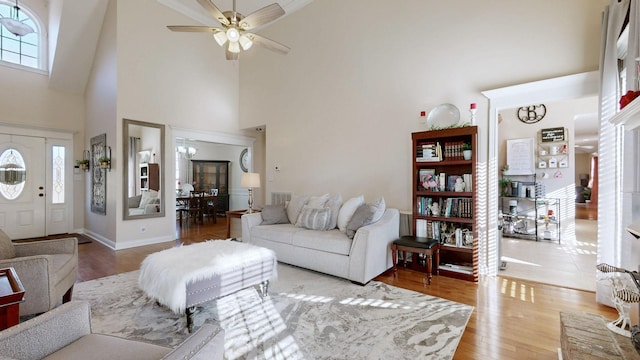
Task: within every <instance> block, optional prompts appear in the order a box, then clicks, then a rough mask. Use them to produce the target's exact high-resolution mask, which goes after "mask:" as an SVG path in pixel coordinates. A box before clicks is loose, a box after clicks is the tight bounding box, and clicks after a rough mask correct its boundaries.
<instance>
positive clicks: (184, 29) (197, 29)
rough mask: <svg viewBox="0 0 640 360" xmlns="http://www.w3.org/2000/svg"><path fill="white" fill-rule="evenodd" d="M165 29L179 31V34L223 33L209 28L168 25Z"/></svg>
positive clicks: (217, 29)
mask: <svg viewBox="0 0 640 360" xmlns="http://www.w3.org/2000/svg"><path fill="white" fill-rule="evenodd" d="M167 28H168V29H169V30H171V31H179V32H212V33H215V32H218V31H224V30H223V29H220V28H214V27H210V26H188V25H169V26H167Z"/></svg>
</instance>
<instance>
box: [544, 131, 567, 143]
mask: <svg viewBox="0 0 640 360" xmlns="http://www.w3.org/2000/svg"><path fill="white" fill-rule="evenodd" d="M540 134H541V136H542V142H550V141H564V128H563V127H557V128H549V129H542V130H540Z"/></svg>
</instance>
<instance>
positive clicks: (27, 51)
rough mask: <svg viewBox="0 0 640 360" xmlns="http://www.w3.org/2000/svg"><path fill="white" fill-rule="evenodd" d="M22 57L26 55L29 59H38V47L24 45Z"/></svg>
mask: <svg viewBox="0 0 640 360" xmlns="http://www.w3.org/2000/svg"><path fill="white" fill-rule="evenodd" d="M22 55H26V56H28V57H32V58H37V57H38V47H37V46H33V45H29V44H25V43H22Z"/></svg>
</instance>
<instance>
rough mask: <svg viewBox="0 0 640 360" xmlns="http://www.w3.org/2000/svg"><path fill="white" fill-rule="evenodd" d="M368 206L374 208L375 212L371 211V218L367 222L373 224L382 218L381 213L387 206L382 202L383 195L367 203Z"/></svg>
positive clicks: (382, 213)
mask: <svg viewBox="0 0 640 360" xmlns="http://www.w3.org/2000/svg"><path fill="white" fill-rule="evenodd" d="M369 206H371V207H372V208H373V209H374V210H375V213H373V218H372V219H371V222H370V223H369V224H373V223H374V222H377V221H378V220H380V219H381V218H382V215H384V211H385V210H386V207H387V206H386V204H385V202H384V198H383V197H379V198H378V199H375V200H374V201H373V202H371V203H369ZM369 224H367V225H369Z"/></svg>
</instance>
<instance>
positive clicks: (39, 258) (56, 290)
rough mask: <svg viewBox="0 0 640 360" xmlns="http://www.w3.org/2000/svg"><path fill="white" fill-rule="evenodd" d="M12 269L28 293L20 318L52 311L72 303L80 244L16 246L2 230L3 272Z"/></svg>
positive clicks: (56, 242) (44, 242) (45, 242)
mask: <svg viewBox="0 0 640 360" xmlns="http://www.w3.org/2000/svg"><path fill="white" fill-rule="evenodd" d="M7 267H12V268H13V269H14V270H15V271H16V273H17V274H18V277H19V278H20V282H21V283H22V286H23V287H24V290H25V295H24V298H25V301H24V302H23V303H21V304H20V316H23V315H31V314H39V313H43V312H45V311H48V310H51V309H53V308H54V307H56V306H57V305H59V304H60V303H61V302H68V301H69V300H71V294H72V292H73V284H75V282H76V279H77V277H78V240H77V239H76V238H65V239H56V240H41V241H33V242H23V243H13V242H12V241H11V240H10V239H9V237H8V236H7V235H6V234H5V233H4V232H3V231H2V230H0V268H7Z"/></svg>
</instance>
